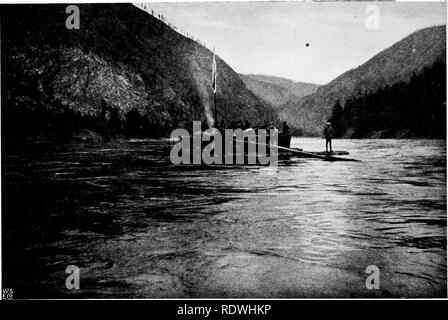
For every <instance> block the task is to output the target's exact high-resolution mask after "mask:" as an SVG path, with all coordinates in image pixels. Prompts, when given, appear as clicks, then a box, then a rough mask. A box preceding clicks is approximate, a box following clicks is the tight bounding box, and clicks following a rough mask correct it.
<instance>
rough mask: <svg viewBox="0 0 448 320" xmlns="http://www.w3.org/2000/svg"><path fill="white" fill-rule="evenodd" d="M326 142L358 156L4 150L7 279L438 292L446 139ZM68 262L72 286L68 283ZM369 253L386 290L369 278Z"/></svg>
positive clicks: (182, 288)
mask: <svg viewBox="0 0 448 320" xmlns="http://www.w3.org/2000/svg"><path fill="white" fill-rule="evenodd" d="M292 145H293V146H295V147H300V148H303V149H305V150H307V151H321V150H322V146H323V145H324V142H323V141H322V140H320V139H293V141H292ZM334 146H335V149H336V150H347V151H349V152H350V153H351V154H350V157H351V158H356V159H359V160H361V161H362V162H360V163H353V162H324V161H320V160H313V159H297V158H296V159H294V158H292V159H290V160H285V161H281V162H280V164H279V166H278V167H276V168H271V167H259V166H235V167H228V166H211V167H198V166H174V165H172V164H171V163H170V161H169V158H168V157H167V156H166V150H164V149H165V147H166V143H164V142H162V141H140V142H127V141H126V142H109V143H104V144H69V145H58V146H41V145H35V146H33V147H32V148H27V149H26V150H20V149H17V148H15V149H11V148H9V147H8V146H6V147H4V149H3V160H2V161H3V168H2V174H3V181H2V192H3V235H4V236H3V254H4V257H3V270H4V274H3V287H10V288H13V289H14V292H15V295H16V297H25V298H28V297H402V296H404V297H423V296H425V297H446V169H445V167H446V161H445V159H446V148H445V141H436V140H342V141H335V142H334ZM68 265H77V266H78V267H79V268H81V290H75V291H69V290H67V289H66V288H65V278H66V277H67V276H68V274H66V273H65V269H66V267H67V266H68ZM369 265H376V266H378V267H379V268H380V272H381V276H380V289H379V290H367V289H366V285H365V280H366V277H367V274H366V273H365V270H366V267H367V266H369Z"/></svg>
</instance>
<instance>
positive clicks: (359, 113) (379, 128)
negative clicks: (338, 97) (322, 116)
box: [331, 58, 446, 138]
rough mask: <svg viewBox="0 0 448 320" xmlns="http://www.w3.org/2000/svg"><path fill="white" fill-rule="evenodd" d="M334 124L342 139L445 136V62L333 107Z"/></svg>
mask: <svg viewBox="0 0 448 320" xmlns="http://www.w3.org/2000/svg"><path fill="white" fill-rule="evenodd" d="M331 121H332V123H333V126H334V128H335V131H336V135H337V136H339V137H342V136H345V137H351V138H366V137H375V138H381V137H398V138H399V137H424V138H445V136H446V59H444V58H443V59H442V58H441V59H438V60H437V61H436V62H435V63H434V64H433V65H432V66H430V67H425V68H424V69H423V71H422V72H421V73H419V74H413V75H412V77H411V79H410V80H409V81H408V82H405V81H402V82H398V83H396V84H394V85H392V86H387V85H386V86H385V87H383V88H380V89H378V90H376V91H373V92H364V93H359V94H358V95H357V96H356V97H353V98H349V99H348V100H346V102H345V104H344V108H342V106H341V104H340V102H339V101H337V102H336V104H335V105H334V107H333V111H332V116H331Z"/></svg>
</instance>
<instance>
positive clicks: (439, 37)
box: [279, 26, 446, 135]
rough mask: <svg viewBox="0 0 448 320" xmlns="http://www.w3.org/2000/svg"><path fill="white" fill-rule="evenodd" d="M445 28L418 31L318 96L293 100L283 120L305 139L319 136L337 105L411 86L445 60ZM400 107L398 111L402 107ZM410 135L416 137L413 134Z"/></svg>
mask: <svg viewBox="0 0 448 320" xmlns="http://www.w3.org/2000/svg"><path fill="white" fill-rule="evenodd" d="M445 28H446V26H435V27H429V28H425V29H421V30H418V31H416V32H414V33H412V34H411V35H409V36H407V37H406V38H404V39H402V40H401V41H399V42H397V43H396V44H394V45H393V46H391V47H390V48H387V49H385V50H383V51H382V52H380V53H378V54H377V55H375V56H374V57H373V58H372V59H370V60H369V61H367V62H366V63H364V64H363V65H361V66H359V67H358V68H356V69H352V70H349V71H347V72H345V73H344V74H342V75H340V76H339V77H337V78H336V79H334V80H333V81H331V82H330V83H328V84H327V85H324V86H321V87H320V88H319V89H318V90H317V91H316V92H315V93H314V94H311V95H309V96H306V97H303V98H301V99H290V100H289V101H288V102H286V103H285V104H284V105H282V106H281V107H280V109H281V111H280V115H279V116H280V118H281V119H284V120H288V121H290V122H291V123H292V125H293V126H294V127H296V128H300V129H301V130H302V132H303V133H304V134H305V135H319V134H320V133H321V130H322V126H323V124H324V123H325V121H326V120H327V119H328V118H329V117H330V116H331V113H332V109H333V107H334V105H335V104H336V102H337V101H339V102H340V104H341V106H342V107H344V105H345V102H346V101H347V100H348V99H354V98H355V97H359V96H362V95H365V94H367V93H369V92H375V91H377V90H379V89H380V88H384V87H386V86H392V85H394V84H397V83H399V82H409V81H410V79H411V77H412V76H413V75H416V74H420V73H422V72H423V69H424V68H425V67H428V68H429V67H431V66H432V65H433V64H434V63H435V62H436V61H437V60H440V59H442V58H443V57H445V56H446V49H445V48H446V37H445ZM422 103H424V101H423V102H422ZM396 107H397V109H398V107H399V106H396ZM393 110H394V109H393V108H392V109H391V110H389V111H390V112H393ZM358 111H359V112H362V110H359V109H358ZM372 134H373V133H372ZM409 134H410V135H412V133H411V132H410V133H409Z"/></svg>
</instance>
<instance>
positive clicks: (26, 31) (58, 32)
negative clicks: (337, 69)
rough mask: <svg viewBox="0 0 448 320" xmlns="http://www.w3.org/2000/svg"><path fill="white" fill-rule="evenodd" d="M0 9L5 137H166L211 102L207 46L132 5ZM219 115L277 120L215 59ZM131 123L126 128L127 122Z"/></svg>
mask: <svg viewBox="0 0 448 320" xmlns="http://www.w3.org/2000/svg"><path fill="white" fill-rule="evenodd" d="M66 6H67V5H55V4H52V5H42V4H39V5H5V6H2V10H1V12H0V14H1V20H0V21H1V25H2V26H1V27H2V28H1V30H2V34H1V37H2V39H1V40H2V83H3V88H2V89H3V91H2V93H3V94H2V113H3V114H2V120H3V133H4V136H5V137H6V136H36V135H45V136H55V137H65V136H68V137H69V136H70V135H72V134H73V133H76V132H78V131H80V130H83V129H88V130H92V131H95V132H97V133H102V134H104V135H106V136H107V135H109V134H112V133H115V132H116V133H117V134H132V135H137V136H142V137H158V136H167V135H169V133H170V132H171V130H173V129H174V128H178V127H184V126H188V127H189V126H191V122H192V121H193V120H199V121H201V120H202V121H205V110H206V107H207V108H208V110H210V109H211V108H212V104H213V97H212V91H211V86H210V79H211V64H212V52H210V50H208V49H207V48H205V47H203V46H202V45H200V44H198V43H197V42H195V41H193V40H191V39H189V38H186V37H184V36H183V35H181V34H179V33H177V32H176V31H174V30H173V29H172V28H170V27H169V26H167V25H166V24H164V23H163V22H161V21H159V20H157V19H155V18H154V17H152V16H151V15H149V14H147V13H146V12H143V11H142V10H140V9H138V8H136V7H134V6H133V5H131V4H82V5H78V6H79V8H80V17H81V23H80V29H79V30H68V29H66V27H65V19H66V18H67V16H68V15H67V14H66V13H65V8H66ZM216 60H217V66H218V72H219V75H218V77H219V78H218V82H219V85H218V98H217V101H218V116H219V117H221V119H222V117H224V116H228V117H229V119H227V120H240V117H242V118H244V119H248V120H250V121H251V122H252V123H256V122H264V121H272V120H276V115H275V112H274V111H273V110H272V109H271V108H270V107H269V106H268V105H267V104H265V103H264V102H263V101H262V100H261V99H259V98H257V97H256V96H255V95H254V94H253V93H252V92H250V91H249V90H248V89H247V88H246V86H245V85H244V83H243V82H242V81H241V79H240V78H239V76H238V74H236V73H235V72H234V71H233V70H232V69H231V67H229V66H228V65H227V64H226V63H225V62H224V61H223V60H222V59H220V58H219V57H218V56H217V59H216ZM132 127H134V128H132Z"/></svg>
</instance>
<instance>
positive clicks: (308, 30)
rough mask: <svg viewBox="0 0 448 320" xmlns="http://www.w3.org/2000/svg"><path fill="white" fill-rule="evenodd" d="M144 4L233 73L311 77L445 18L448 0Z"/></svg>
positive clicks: (324, 76) (337, 70) (315, 79)
mask: <svg viewBox="0 0 448 320" xmlns="http://www.w3.org/2000/svg"><path fill="white" fill-rule="evenodd" d="M147 5H148V6H149V7H150V8H151V9H154V11H155V12H157V13H161V14H163V15H164V16H165V17H166V19H167V20H168V21H169V22H170V23H172V24H174V25H176V26H177V27H178V28H181V29H183V30H185V31H186V32H189V33H190V34H192V35H194V36H195V37H196V38H198V39H201V40H202V41H203V42H205V43H206V45H207V47H209V48H213V47H215V50H216V54H217V55H218V56H220V57H221V58H222V59H223V60H224V61H226V62H227V63H228V64H229V65H230V66H231V67H232V68H233V69H234V70H235V71H236V72H238V73H245V74H247V73H253V74H266V75H273V76H279V77H284V78H287V79H291V80H295V81H301V82H311V83H316V84H325V83H328V82H330V81H331V80H333V79H334V78H336V77H337V76H339V75H341V74H342V73H344V72H345V71H347V70H349V69H352V68H356V67H358V66H359V65H361V64H362V63H364V62H366V61H367V60H369V59H370V58H372V57H373V56H374V55H375V54H377V53H378V52H380V51H382V50H384V49H386V48H388V47H390V46H391V45H393V44H394V43H395V42H397V41H399V40H401V39H402V38H404V37H406V36H407V35H409V34H411V33H412V32H414V31H416V30H418V29H421V28H424V27H428V26H433V25H441V24H446V4H445V3H440V2H436V3H434V2H432V3H410V2H407V3H395V2H383V3H379V2H368V3H366V2H345V3H342V2H289V3H279V2H263V3H261V2H240V3H235V2H231V3H229V2H227V3H222V2H221V3H219V2H214V3H213V2H208V3H149V4H147ZM372 5H375V6H376V7H375V8H372V7H371V6H372ZM369 6H370V7H369ZM377 13H378V14H377ZM367 26H374V27H373V28H372V27H370V28H368V27H367ZM375 26H376V27H377V28H375ZM307 44H308V45H307Z"/></svg>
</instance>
